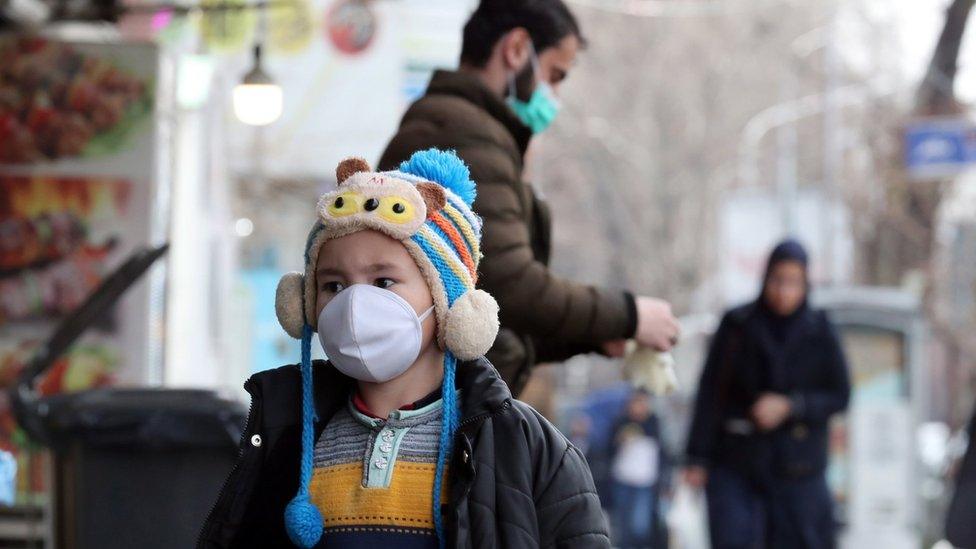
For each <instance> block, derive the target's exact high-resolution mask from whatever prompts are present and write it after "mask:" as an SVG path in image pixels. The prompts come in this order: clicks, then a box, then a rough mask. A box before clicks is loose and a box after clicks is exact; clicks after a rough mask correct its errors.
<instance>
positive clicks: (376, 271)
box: [200, 149, 609, 548]
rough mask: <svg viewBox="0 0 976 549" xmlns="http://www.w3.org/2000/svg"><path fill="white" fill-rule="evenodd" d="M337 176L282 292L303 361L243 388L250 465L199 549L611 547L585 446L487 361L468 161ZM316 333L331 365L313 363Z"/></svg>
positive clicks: (280, 307) (354, 164)
mask: <svg viewBox="0 0 976 549" xmlns="http://www.w3.org/2000/svg"><path fill="white" fill-rule="evenodd" d="M336 179H337V180H338V181H339V188H338V190H336V191H335V192H332V193H329V194H326V195H325V196H323V197H322V198H321V199H320V200H319V203H318V208H317V214H318V219H317V221H316V223H315V225H314V226H313V228H312V232H311V234H310V235H309V238H308V243H307V245H306V251H305V272H304V274H301V273H290V274H288V275H285V277H284V278H282V281H281V283H280V284H279V286H278V293H277V303H276V309H277V314H278V319H279V321H280V322H281V325H282V327H283V328H284V329H285V331H287V332H288V333H289V334H290V335H292V336H293V337H296V338H300V339H301V341H302V363H301V366H300V367H299V366H294V365H293V366H284V367H282V368H278V369H276V370H270V371H265V372H261V373H258V374H255V375H254V376H252V377H251V378H250V379H249V380H248V381H247V383H246V384H245V388H246V389H247V390H248V392H249V393H250V394H251V397H252V404H251V413H250V417H249V418H248V423H247V427H246V432H245V436H244V443H243V445H242V446H243V448H242V452H241V456H240V458H239V461H238V463H237V465H236V466H235V467H234V470H233V471H232V472H231V474H230V477H229V478H228V480H227V482H226V484H225V486H224V489H223V490H222V491H221V495H220V496H219V498H218V501H217V503H216V505H215V507H214V510H213V511H212V512H211V514H210V516H209V517H208V519H207V521H206V524H205V525H204V528H203V531H202V533H201V539H200V546H201V547H262V548H267V547H288V546H290V545H291V543H294V544H295V545H297V546H299V547H329V548H346V547H350V548H351V547H357V548H358V547H370V546H371V545H370V544H375V545H373V546H377V547H378V546H382V547H385V548H392V547H397V548H407V547H410V548H413V547H418V548H419V547H471V548H481V547H484V548H494V547H506V548H513V547H552V546H557V547H609V541H608V538H607V531H606V526H605V523H604V518H603V515H602V513H601V511H600V502H599V499H598V498H597V495H596V492H595V490H594V488H593V481H592V478H591V476H590V471H589V469H588V468H587V465H586V463H585V461H584V459H583V457H582V456H581V454H580V452H579V451H578V450H577V449H576V448H575V447H574V446H572V445H571V444H569V443H568V442H567V441H566V439H565V438H564V437H563V436H562V435H561V434H560V433H559V432H558V431H557V430H556V429H555V428H554V427H553V426H552V425H551V424H550V423H549V422H548V421H546V419H545V418H543V417H542V416H541V415H539V414H538V413H537V412H536V411H535V410H533V409H532V408H531V407H529V406H528V405H526V404H524V403H522V402H520V401H518V400H515V399H514V398H512V395H511V393H510V392H509V390H508V387H507V386H506V385H505V383H504V382H503V381H502V380H501V378H500V377H499V375H498V373H497V372H496V371H495V369H494V368H493V367H492V366H491V364H490V363H488V361H487V360H485V359H484V357H483V356H482V355H483V354H484V353H485V352H486V351H487V350H488V348H489V347H490V346H491V344H492V342H493V340H494V338H495V335H496V333H497V331H498V307H497V305H496V304H495V301H494V300H493V299H492V298H491V296H489V295H488V294H486V293H485V292H483V291H481V290H476V289H475V288H474V285H475V282H476V280H477V266H478V261H479V259H480V257H481V252H480V249H479V246H480V238H481V234H480V232H481V223H480V220H479V219H478V217H477V216H475V215H474V214H473V213H472V211H471V204H472V202H473V201H474V196H475V188H474V183H473V182H472V181H471V180H470V176H469V172H468V168H467V166H465V165H464V163H463V162H461V160H460V159H458V158H457V156H455V155H454V154H453V153H446V152H441V151H437V150H434V149H431V150H428V151H423V152H418V153H416V154H414V155H413V156H412V157H411V158H410V159H409V160H408V161H406V162H404V163H403V164H402V165H401V166H400V169H399V171H394V172H382V173H376V172H372V171H371V170H370V168H369V166H368V165H367V164H366V162H365V161H363V160H360V159H348V160H345V161H343V162H342V163H341V164H340V165H339V167H338V168H337V170H336ZM316 331H317V332H318V337H319V340H320V342H321V343H322V345H323V348H324V349H325V351H326V354H327V355H328V356H329V358H330V361H329V362H320V361H316V362H315V363H314V364H313V363H312V361H311V360H310V347H311V339H312V334H313V333H314V332H316ZM296 494H297V495H296ZM289 540H290V542H291V543H289ZM381 544H382V545H381Z"/></svg>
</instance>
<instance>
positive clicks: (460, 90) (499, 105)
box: [426, 70, 532, 156]
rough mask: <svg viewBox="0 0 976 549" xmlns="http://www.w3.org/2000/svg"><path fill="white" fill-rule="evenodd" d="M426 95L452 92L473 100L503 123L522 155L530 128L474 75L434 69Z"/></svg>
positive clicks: (471, 101) (470, 100) (469, 100)
mask: <svg viewBox="0 0 976 549" xmlns="http://www.w3.org/2000/svg"><path fill="white" fill-rule="evenodd" d="M426 95H453V96H456V97H460V98H462V99H465V100H467V101H468V102H470V103H473V104H474V105H475V106H477V107H479V108H481V109H482V110H484V111H486V112H487V113H488V114H489V115H491V117H492V118H494V119H495V120H498V122H500V123H501V124H502V125H503V126H505V128H506V129H507V130H508V132H509V133H511V134H512V137H514V138H515V142H516V143H517V144H518V147H519V153H520V154H522V155H523V156H524V155H525V150H526V149H527V148H528V146H529V140H530V139H531V138H532V130H531V129H529V127H528V126H526V125H525V124H523V123H522V121H521V120H519V118H518V117H517V116H515V113H514V112H513V111H512V109H511V108H509V106H508V105H507V104H506V103H505V101H504V100H503V99H502V98H501V97H499V96H498V94H496V93H494V92H493V91H491V90H490V89H488V88H487V87H486V86H485V85H484V84H483V83H482V82H481V80H479V79H478V77H476V76H475V75H473V74H469V73H466V72H462V71H443V70H438V71H435V72H434V75H433V76H432V77H431V79H430V84H429V85H428V86H427V92H426Z"/></svg>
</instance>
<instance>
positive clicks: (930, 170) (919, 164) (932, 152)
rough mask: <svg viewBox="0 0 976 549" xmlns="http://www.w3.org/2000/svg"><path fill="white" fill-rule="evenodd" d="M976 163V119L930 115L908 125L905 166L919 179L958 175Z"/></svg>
mask: <svg viewBox="0 0 976 549" xmlns="http://www.w3.org/2000/svg"><path fill="white" fill-rule="evenodd" d="M973 164H976V122H974V121H972V120H969V119H967V118H963V117H960V118H930V119H921V120H915V121H912V122H909V123H908V124H907V125H906V127H905V167H906V168H907V169H908V172H909V174H911V176H912V177H914V178H916V179H930V178H937V177H946V176H952V175H956V174H958V173H960V172H962V171H964V170H966V169H967V168H969V167H970V166H972V165H973Z"/></svg>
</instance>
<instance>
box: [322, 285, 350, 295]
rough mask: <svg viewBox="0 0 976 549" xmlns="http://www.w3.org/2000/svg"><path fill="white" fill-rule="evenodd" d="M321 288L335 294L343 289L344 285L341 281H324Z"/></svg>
mask: <svg viewBox="0 0 976 549" xmlns="http://www.w3.org/2000/svg"><path fill="white" fill-rule="evenodd" d="M322 289H323V290H324V291H326V292H331V293H333V294H337V293H339V292H341V291H342V290H345V289H346V287H345V286H343V284H342V282H326V283H325V284H323V285H322Z"/></svg>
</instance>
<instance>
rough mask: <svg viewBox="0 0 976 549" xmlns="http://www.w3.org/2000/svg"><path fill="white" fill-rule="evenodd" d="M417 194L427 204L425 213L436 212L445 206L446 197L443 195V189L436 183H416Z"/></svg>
mask: <svg viewBox="0 0 976 549" xmlns="http://www.w3.org/2000/svg"><path fill="white" fill-rule="evenodd" d="M417 192H419V193H420V196H422V197H423V199H424V203H425V204H427V212H428V213H430V212H436V211H439V210H442V209H444V205H445V204H447V196H445V195H444V187H441V186H440V185H438V184H437V183H417Z"/></svg>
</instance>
